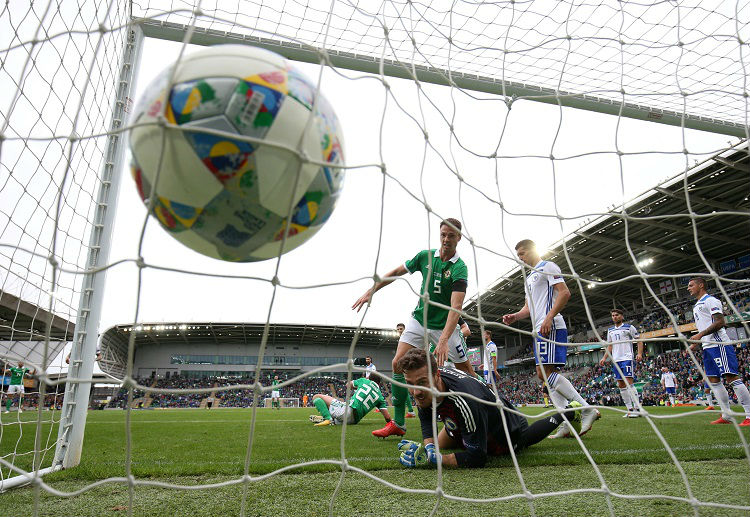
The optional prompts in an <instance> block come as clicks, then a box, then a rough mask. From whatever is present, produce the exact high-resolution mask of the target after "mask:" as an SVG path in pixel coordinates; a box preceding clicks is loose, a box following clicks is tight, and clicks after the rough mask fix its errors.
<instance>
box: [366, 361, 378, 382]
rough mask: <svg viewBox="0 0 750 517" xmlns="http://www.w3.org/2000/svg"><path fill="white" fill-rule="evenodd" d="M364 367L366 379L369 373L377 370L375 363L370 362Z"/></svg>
mask: <svg viewBox="0 0 750 517" xmlns="http://www.w3.org/2000/svg"><path fill="white" fill-rule="evenodd" d="M365 368H366V369H367V371H366V372H365V378H366V379H369V378H370V374H371V373H372V372H377V371H378V369H377V368H375V363H370V364H368V365H367V366H365Z"/></svg>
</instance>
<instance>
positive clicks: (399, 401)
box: [391, 373, 409, 427]
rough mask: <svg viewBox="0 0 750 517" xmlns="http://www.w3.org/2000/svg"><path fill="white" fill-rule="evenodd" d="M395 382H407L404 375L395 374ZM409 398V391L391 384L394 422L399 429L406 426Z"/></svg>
mask: <svg viewBox="0 0 750 517" xmlns="http://www.w3.org/2000/svg"><path fill="white" fill-rule="evenodd" d="M393 380H394V381H398V382H404V383H405V382H406V379H405V378H404V374H403V373H394V374H393ZM408 397H409V390H407V389H406V388H404V387H402V386H398V385H396V384H391V398H392V399H393V420H394V421H395V422H396V424H398V425H399V427H405V426H406V399H407V398H408Z"/></svg>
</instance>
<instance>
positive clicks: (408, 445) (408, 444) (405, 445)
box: [397, 440, 420, 452]
mask: <svg viewBox="0 0 750 517" xmlns="http://www.w3.org/2000/svg"><path fill="white" fill-rule="evenodd" d="M419 445H420V443H419V442H415V441H413V440H401V441H400V442H398V445H397V447H398V450H399V451H401V452H406V451H408V450H410V449H416V448H417V447H419Z"/></svg>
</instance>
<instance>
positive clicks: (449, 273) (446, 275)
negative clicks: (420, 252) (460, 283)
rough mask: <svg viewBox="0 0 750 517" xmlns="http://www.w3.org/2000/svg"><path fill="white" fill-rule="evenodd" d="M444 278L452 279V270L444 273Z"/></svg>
mask: <svg viewBox="0 0 750 517" xmlns="http://www.w3.org/2000/svg"><path fill="white" fill-rule="evenodd" d="M443 276H444V277H445V278H450V277H451V270H450V269H446V270H445V271H444V272H443Z"/></svg>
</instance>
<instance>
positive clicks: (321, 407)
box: [313, 399, 331, 420]
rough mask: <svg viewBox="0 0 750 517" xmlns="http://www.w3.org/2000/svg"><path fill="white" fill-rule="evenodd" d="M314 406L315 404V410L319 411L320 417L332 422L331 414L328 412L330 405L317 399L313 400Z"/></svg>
mask: <svg viewBox="0 0 750 517" xmlns="http://www.w3.org/2000/svg"><path fill="white" fill-rule="evenodd" d="M313 404H315V409H317V410H318V413H320V416H322V417H323V418H325V419H326V420H331V413H330V412H329V411H328V405H327V404H326V401H325V400H323V399H315V400H313Z"/></svg>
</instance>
